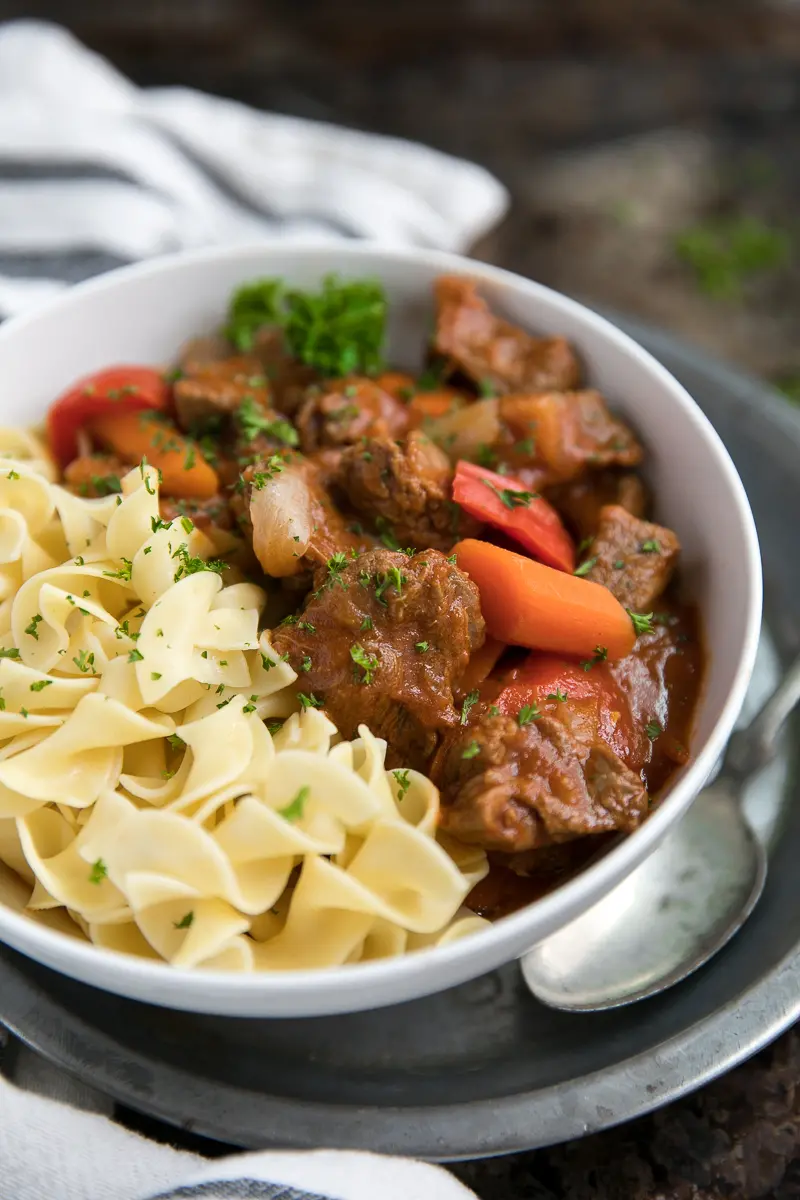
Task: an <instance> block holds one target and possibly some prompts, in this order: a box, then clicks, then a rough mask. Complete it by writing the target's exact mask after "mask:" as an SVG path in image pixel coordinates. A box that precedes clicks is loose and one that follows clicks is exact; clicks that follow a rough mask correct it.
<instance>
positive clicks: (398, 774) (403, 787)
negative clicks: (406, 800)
mask: <svg viewBox="0 0 800 1200" xmlns="http://www.w3.org/2000/svg"><path fill="white" fill-rule="evenodd" d="M392 774H393V775H394V777H395V780H396V781H397V787H398V791H399V795H398V797H397V799H398V800H402V799H403V797H404V796H405V794H406V792H407V791H408V789H409V788H410V787H411V780H410V779H409V776H408V767H406V769H405V770H404V771H392Z"/></svg>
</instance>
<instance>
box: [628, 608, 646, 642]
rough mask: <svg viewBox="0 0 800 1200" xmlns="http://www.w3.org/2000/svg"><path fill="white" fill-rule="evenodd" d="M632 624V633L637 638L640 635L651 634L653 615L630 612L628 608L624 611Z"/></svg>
mask: <svg viewBox="0 0 800 1200" xmlns="http://www.w3.org/2000/svg"><path fill="white" fill-rule="evenodd" d="M625 611H626V612H627V614H628V616H629V617H630V619H631V621H632V622H633V628H634V632H635V633H636V636H637V637H638V636H639V635H640V634H642V633H651V632H652V629H653V614H652V613H651V612H649V613H635V612H631V610H630V609H629V608H627V609H626V610H625Z"/></svg>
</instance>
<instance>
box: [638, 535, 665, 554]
mask: <svg viewBox="0 0 800 1200" xmlns="http://www.w3.org/2000/svg"><path fill="white" fill-rule="evenodd" d="M641 551H642V554H660V553H661V542H659V541H658V539H657V538H650V539H649V540H648V541H646V542H642V545H641Z"/></svg>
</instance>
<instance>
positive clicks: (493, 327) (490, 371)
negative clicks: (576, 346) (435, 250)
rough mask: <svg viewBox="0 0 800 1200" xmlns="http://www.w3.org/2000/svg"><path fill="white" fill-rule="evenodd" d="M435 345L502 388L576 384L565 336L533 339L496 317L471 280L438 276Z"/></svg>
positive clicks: (468, 372) (574, 362) (462, 366)
mask: <svg viewBox="0 0 800 1200" xmlns="http://www.w3.org/2000/svg"><path fill="white" fill-rule="evenodd" d="M435 294H436V306H437V317H436V333H435V337H434V349H435V350H436V351H437V352H438V353H439V354H442V355H444V356H445V358H447V359H449V360H450V361H451V362H453V363H455V365H456V366H457V367H458V368H459V370H461V371H463V372H464V374H465V375H468V376H469V378H470V379H472V380H474V381H475V382H476V383H483V382H485V383H487V384H491V386H492V387H493V388H494V389H495V390H496V391H498V392H522V391H526V392H527V391H546V390H548V389H550V388H556V389H559V388H572V387H575V386H576V385H577V384H578V382H579V380H580V368H579V366H578V361H577V359H576V357H575V355H574V353H573V351H572V348H571V346H570V344H569V342H567V340H566V339H565V338H562V337H533V336H532V335H531V334H529V333H526V332H525V331H524V330H523V329H519V328H518V327H517V326H516V325H511V324H510V323H509V322H508V321H503V320H501V319H500V318H499V317H495V316H494V315H493V314H492V312H491V311H490V310H489V306H488V305H487V304H486V302H485V301H484V300H482V299H481V298H480V296H479V295H478V294H477V291H476V288H475V284H474V282H473V281H472V280H471V279H464V278H461V277H459V276H443V277H442V278H440V279H437V281H436V285H435Z"/></svg>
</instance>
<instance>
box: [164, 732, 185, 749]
mask: <svg viewBox="0 0 800 1200" xmlns="http://www.w3.org/2000/svg"><path fill="white" fill-rule="evenodd" d="M167 741H168V742H169V744H170V746H172V749H173V750H182V749H183V747H184V746H185V745H186V742H185V741H184V740H183V738H182V737H178V735H177V733H168V734H167Z"/></svg>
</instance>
